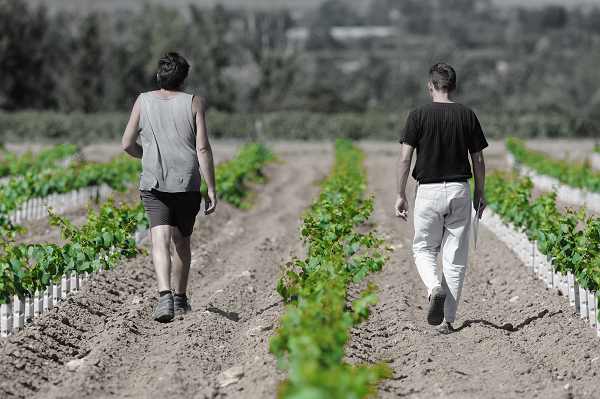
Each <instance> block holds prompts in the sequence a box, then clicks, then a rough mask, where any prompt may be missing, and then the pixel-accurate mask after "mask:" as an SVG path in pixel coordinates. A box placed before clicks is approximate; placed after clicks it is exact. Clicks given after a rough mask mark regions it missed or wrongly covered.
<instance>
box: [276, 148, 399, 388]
mask: <svg viewBox="0 0 600 399" xmlns="http://www.w3.org/2000/svg"><path fill="white" fill-rule="evenodd" d="M363 158H364V154H363V153H362V152H361V151H360V150H359V149H358V148H356V147H355V146H354V145H353V143H352V141H350V140H337V141H336V142H335V166H334V169H333V171H332V173H331V175H330V176H329V177H328V178H327V179H326V180H324V181H323V182H321V186H322V190H321V195H320V198H319V199H318V200H317V201H315V202H314V203H313V206H312V207H311V208H310V209H309V210H308V212H307V215H306V216H305V218H304V220H303V225H302V226H301V230H302V238H303V239H304V243H305V245H308V252H309V256H308V258H307V259H306V260H304V261H301V260H299V259H297V258H294V259H293V260H292V261H291V262H288V263H287V264H286V265H285V266H284V267H283V273H282V275H281V276H280V278H279V282H278V285H277V291H278V292H279V294H280V295H281V296H282V297H283V299H284V300H285V301H288V300H290V304H289V305H288V307H287V309H286V312H285V314H284V316H283V318H282V319H281V324H282V327H281V328H279V329H278V330H277V332H278V336H277V337H274V338H272V339H271V345H270V350H271V352H272V353H274V354H275V355H276V356H277V360H278V364H279V367H280V368H281V369H283V370H286V369H288V368H290V369H291V372H290V378H289V380H288V381H286V382H284V383H283V384H282V385H281V386H280V397H285V398H363V397H366V396H368V395H373V394H375V393H376V388H375V384H376V383H377V382H378V381H379V380H380V379H381V378H386V377H389V376H390V374H391V372H390V370H389V368H388V367H387V366H385V365H376V366H374V367H371V368H369V367H365V366H359V367H354V366H350V365H348V364H343V363H342V358H343V356H344V346H345V344H346V343H347V342H348V339H349V336H348V330H349V329H350V328H352V327H354V326H356V325H357V324H358V323H360V322H361V321H362V320H364V319H366V318H367V317H368V316H369V315H370V310H369V305H372V304H375V303H376V302H377V301H378V298H377V297H376V296H375V295H373V291H375V290H376V289H377V287H375V286H373V285H372V284H370V283H369V284H368V289H367V290H365V291H364V292H362V294H361V297H360V299H358V300H355V301H354V302H352V309H349V308H348V307H347V305H346V298H347V296H348V294H347V290H346V287H347V285H348V284H350V283H351V282H354V283H357V282H359V281H362V280H364V278H365V276H366V275H367V274H369V273H371V272H375V271H378V270H381V268H382V267H383V265H384V264H385V262H386V261H387V260H388V256H387V255H386V253H385V252H384V253H383V254H380V253H378V250H381V249H384V248H383V247H384V242H385V239H384V238H383V237H380V236H376V235H377V234H378V232H377V230H373V231H370V232H369V233H368V234H361V233H359V232H357V231H356V227H357V226H359V225H360V224H362V223H363V222H364V221H365V220H366V219H367V218H368V217H369V215H370V214H371V212H372V211H373V196H371V198H370V199H368V200H366V201H364V200H362V199H361V197H362V194H363V192H364V190H365V187H366V181H365V169H364V167H363V166H362V165H361V163H360V161H361V160H362V159H363ZM384 251H391V249H390V248H385V249H384Z"/></svg>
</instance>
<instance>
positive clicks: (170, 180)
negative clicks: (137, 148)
mask: <svg viewBox="0 0 600 399" xmlns="http://www.w3.org/2000/svg"><path fill="white" fill-rule="evenodd" d="M193 98H194V96H193V95H191V94H186V93H181V94H179V95H177V96H175V97H173V98H170V99H162V98H158V97H156V96H155V95H154V94H152V93H150V92H148V93H142V94H141V95H140V100H141V104H140V126H139V131H140V136H141V138H142V149H143V150H144V154H143V155H142V174H141V175H140V190H145V191H146V190H147V191H149V190H151V189H155V190H158V191H162V192H166V193H179V192H186V191H200V171H199V164H198V155H197V153H196V128H195V124H194V117H193V115H192V99H193Z"/></svg>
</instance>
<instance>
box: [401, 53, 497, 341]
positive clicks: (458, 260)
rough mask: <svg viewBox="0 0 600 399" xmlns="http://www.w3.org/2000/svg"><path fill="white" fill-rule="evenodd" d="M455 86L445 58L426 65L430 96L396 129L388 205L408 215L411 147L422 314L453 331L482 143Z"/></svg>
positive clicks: (480, 201)
mask: <svg viewBox="0 0 600 399" xmlns="http://www.w3.org/2000/svg"><path fill="white" fill-rule="evenodd" d="M455 92H456V72H455V71H454V69H453V68H452V67H451V66H450V65H448V64H446V63H439V64H436V65H434V66H433V67H432V68H431V70H430V71H429V94H430V95H431V99H432V100H433V102H432V103H429V104H426V105H423V106H421V107H419V108H417V109H414V110H412V111H411V112H410V114H409V115H408V119H407V120H406V125H405V127H404V131H403V133H402V136H401V137H400V143H402V151H401V154H400V159H399V161H398V197H397V200H396V206H395V211H396V216H397V217H399V218H401V219H402V220H404V221H407V217H408V211H409V206H408V201H407V199H406V183H407V180H408V173H409V171H410V165H411V161H412V156H413V152H414V150H415V149H416V150H417V160H416V163H415V167H414V170H413V173H412V176H413V177H414V178H415V180H417V188H416V193H415V213H414V226H415V238H414V241H413V254H414V258H415V264H416V265H417V269H418V270H419V274H420V275H421V278H422V280H423V282H424V283H425V286H426V287H427V292H428V295H429V309H428V311H427V321H428V322H429V324H432V325H436V326H438V325H439V329H438V331H439V332H440V333H448V332H451V331H452V324H451V323H454V319H455V315H456V310H457V308H458V303H459V301H460V294H461V290H462V284H463V281H464V277H465V271H466V267H467V259H468V256H469V236H470V221H471V204H472V205H473V208H474V209H475V210H476V211H477V209H479V214H478V215H477V217H479V218H480V219H481V215H482V214H483V210H484V209H485V208H486V206H487V203H486V201H485V198H484V196H483V187H484V184H485V162H484V159H483V149H484V148H486V147H487V146H488V143H487V141H486V140H485V137H484V135H483V131H482V129H481V125H480V124H479V120H478V119H477V116H476V115H475V113H474V112H473V110H471V109H470V108H468V107H466V106H464V105H461V104H457V103H453V102H452V101H451V100H450V97H451V96H452V94H454V93H455ZM469 153H470V154H471V160H472V161H473V173H474V175H475V193H474V197H473V202H471V190H470V186H469V183H468V180H469V179H470V178H471V177H472V174H471V165H470V163H469V156H468V154H469ZM442 245H443V247H444V253H443V269H444V273H443V279H442V282H441V283H440V279H439V275H438V270H437V265H436V260H437V255H438V253H439V252H440V249H441V246H442Z"/></svg>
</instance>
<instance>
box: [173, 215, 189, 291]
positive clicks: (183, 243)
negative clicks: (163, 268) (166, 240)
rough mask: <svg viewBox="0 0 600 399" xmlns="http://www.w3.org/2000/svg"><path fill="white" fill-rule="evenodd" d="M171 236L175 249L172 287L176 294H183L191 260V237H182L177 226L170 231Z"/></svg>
mask: <svg viewBox="0 0 600 399" xmlns="http://www.w3.org/2000/svg"><path fill="white" fill-rule="evenodd" d="M171 235H172V237H173V245H174V247H175V251H174V252H173V286H174V288H175V293H176V294H183V293H185V290H186V289H187V282H188V276H189V274H190V262H191V260H192V254H191V249H190V241H191V240H190V238H191V237H183V236H182V235H181V232H179V228H177V226H174V227H173V228H172V229H171Z"/></svg>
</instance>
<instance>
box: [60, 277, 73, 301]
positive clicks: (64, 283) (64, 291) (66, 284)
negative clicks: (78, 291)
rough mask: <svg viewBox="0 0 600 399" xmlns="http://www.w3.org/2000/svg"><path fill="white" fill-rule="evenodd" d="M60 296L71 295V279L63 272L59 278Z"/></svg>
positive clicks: (64, 297)
mask: <svg viewBox="0 0 600 399" xmlns="http://www.w3.org/2000/svg"><path fill="white" fill-rule="evenodd" d="M60 296H61V298H62V299H67V298H68V297H70V296H71V279H70V278H67V275H66V274H63V276H62V279H61V290H60Z"/></svg>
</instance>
